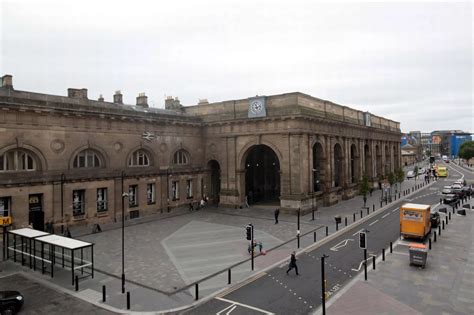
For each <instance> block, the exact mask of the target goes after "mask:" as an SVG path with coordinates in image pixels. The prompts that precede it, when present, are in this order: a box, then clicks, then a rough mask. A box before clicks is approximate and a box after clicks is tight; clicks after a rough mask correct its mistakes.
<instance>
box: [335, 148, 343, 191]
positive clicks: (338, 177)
mask: <svg viewBox="0 0 474 315" xmlns="http://www.w3.org/2000/svg"><path fill="white" fill-rule="evenodd" d="M342 158H343V156H342V148H341V145H340V144H339V143H336V144H335V145H334V187H341V186H342Z"/></svg>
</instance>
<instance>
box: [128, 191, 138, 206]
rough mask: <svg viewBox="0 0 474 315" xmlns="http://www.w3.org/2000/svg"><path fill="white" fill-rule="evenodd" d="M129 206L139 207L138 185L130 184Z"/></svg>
mask: <svg viewBox="0 0 474 315" xmlns="http://www.w3.org/2000/svg"><path fill="white" fill-rule="evenodd" d="M128 206H129V207H130V208H132V207H138V185H130V186H128Z"/></svg>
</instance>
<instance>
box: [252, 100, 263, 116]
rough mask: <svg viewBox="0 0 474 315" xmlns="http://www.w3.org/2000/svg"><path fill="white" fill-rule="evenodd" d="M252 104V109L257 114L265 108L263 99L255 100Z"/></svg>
mask: <svg viewBox="0 0 474 315" xmlns="http://www.w3.org/2000/svg"><path fill="white" fill-rule="evenodd" d="M250 106H251V108H250V110H251V111H252V112H254V113H255V114H258V113H260V112H261V111H262V110H263V104H262V102H261V101H253V102H252V104H251V105H250Z"/></svg>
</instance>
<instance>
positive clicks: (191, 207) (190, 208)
mask: <svg viewBox="0 0 474 315" xmlns="http://www.w3.org/2000/svg"><path fill="white" fill-rule="evenodd" d="M193 210H194V205H193V202H192V201H191V202H190V203H189V211H190V212H192V211H193Z"/></svg>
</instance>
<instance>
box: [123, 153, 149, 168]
mask: <svg viewBox="0 0 474 315" xmlns="http://www.w3.org/2000/svg"><path fill="white" fill-rule="evenodd" d="M128 166H131V167H140V166H150V157H149V156H148V153H147V152H146V151H145V150H137V151H135V152H133V154H132V156H130V159H129V160H128Z"/></svg>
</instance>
